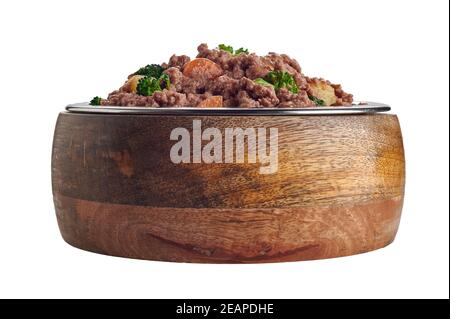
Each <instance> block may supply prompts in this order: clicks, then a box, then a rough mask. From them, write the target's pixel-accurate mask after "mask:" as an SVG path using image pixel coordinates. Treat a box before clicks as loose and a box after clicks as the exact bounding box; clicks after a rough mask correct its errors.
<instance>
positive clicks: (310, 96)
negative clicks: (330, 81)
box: [308, 95, 325, 106]
mask: <svg viewBox="0 0 450 319" xmlns="http://www.w3.org/2000/svg"><path fill="white" fill-rule="evenodd" d="M308 97H309V99H310V100H311V101H313V102H314V103H315V104H316V105H317V106H325V101H324V100H321V99H319V98H317V97H315V96H312V95H308Z"/></svg>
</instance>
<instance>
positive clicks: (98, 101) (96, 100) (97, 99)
mask: <svg viewBox="0 0 450 319" xmlns="http://www.w3.org/2000/svg"><path fill="white" fill-rule="evenodd" d="M101 104H102V98H101V97H99V96H96V97H94V98H93V99H92V100H91V102H89V105H101Z"/></svg>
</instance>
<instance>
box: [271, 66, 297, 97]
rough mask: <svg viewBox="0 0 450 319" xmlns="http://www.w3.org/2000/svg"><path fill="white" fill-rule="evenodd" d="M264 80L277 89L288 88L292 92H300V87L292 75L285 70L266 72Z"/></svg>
mask: <svg viewBox="0 0 450 319" xmlns="http://www.w3.org/2000/svg"><path fill="white" fill-rule="evenodd" d="M264 80H265V81H266V82H268V83H270V84H272V85H273V86H274V87H275V90H279V89H281V88H286V89H288V90H289V91H291V92H292V93H295V94H296V93H298V92H299V88H298V86H297V83H296V82H295V79H294V77H293V76H292V75H290V74H289V73H287V72H284V71H271V72H269V73H267V74H266V76H265V77H264Z"/></svg>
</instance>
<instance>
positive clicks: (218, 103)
mask: <svg viewBox="0 0 450 319" xmlns="http://www.w3.org/2000/svg"><path fill="white" fill-rule="evenodd" d="M198 106H199V107H222V106H223V99H222V96H220V95H214V96H210V97H208V98H206V99H205V100H203V101H201V102H200V103H199V105H198Z"/></svg>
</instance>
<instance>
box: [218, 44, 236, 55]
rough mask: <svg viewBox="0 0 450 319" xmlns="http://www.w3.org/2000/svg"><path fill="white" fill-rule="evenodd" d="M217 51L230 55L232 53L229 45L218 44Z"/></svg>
mask: <svg viewBox="0 0 450 319" xmlns="http://www.w3.org/2000/svg"><path fill="white" fill-rule="evenodd" d="M219 49H220V50H222V51H226V52H229V53H231V54H233V53H234V50H233V47H232V46H231V45H225V44H219Z"/></svg>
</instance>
